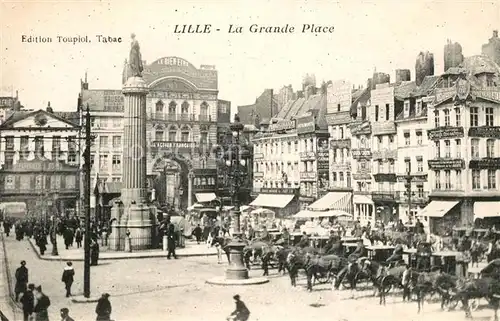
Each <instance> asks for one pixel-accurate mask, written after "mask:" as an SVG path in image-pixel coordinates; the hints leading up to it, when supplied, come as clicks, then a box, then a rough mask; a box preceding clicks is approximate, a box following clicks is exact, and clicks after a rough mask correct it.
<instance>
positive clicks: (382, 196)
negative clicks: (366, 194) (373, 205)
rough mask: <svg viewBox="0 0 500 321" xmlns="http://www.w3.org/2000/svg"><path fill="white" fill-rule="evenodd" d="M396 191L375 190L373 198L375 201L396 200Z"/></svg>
mask: <svg viewBox="0 0 500 321" xmlns="http://www.w3.org/2000/svg"><path fill="white" fill-rule="evenodd" d="M394 199H395V195H394V192H373V193H372V200H373V201H374V202H388V201H389V202H391V201H394Z"/></svg>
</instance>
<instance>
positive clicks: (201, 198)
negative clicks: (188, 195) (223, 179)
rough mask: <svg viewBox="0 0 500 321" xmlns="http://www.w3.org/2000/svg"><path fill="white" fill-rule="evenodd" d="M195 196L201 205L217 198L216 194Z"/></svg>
mask: <svg viewBox="0 0 500 321" xmlns="http://www.w3.org/2000/svg"><path fill="white" fill-rule="evenodd" d="M195 196H196V199H197V200H198V202H200V203H207V202H211V201H213V200H214V199H216V198H217V196H216V195H215V193H196V194H195Z"/></svg>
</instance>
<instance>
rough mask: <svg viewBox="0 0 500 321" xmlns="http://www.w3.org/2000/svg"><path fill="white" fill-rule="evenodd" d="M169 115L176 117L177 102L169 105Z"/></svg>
mask: <svg viewBox="0 0 500 321" xmlns="http://www.w3.org/2000/svg"><path fill="white" fill-rule="evenodd" d="M168 113H169V114H172V115H175V114H176V113H177V104H176V102H175V101H173V100H172V101H171V102H170V104H168Z"/></svg>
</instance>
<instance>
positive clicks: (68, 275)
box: [61, 262, 75, 298]
mask: <svg viewBox="0 0 500 321" xmlns="http://www.w3.org/2000/svg"><path fill="white" fill-rule="evenodd" d="M74 276H75V270H74V269H73V263H72V262H67V263H66V266H65V267H64V271H63V274H62V278H61V281H63V282H64V286H65V288H66V297H67V298H69V297H70V296H71V285H72V284H73V279H74Z"/></svg>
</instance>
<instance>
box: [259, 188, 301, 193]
mask: <svg viewBox="0 0 500 321" xmlns="http://www.w3.org/2000/svg"><path fill="white" fill-rule="evenodd" d="M255 191H256V192H260V193H261V194H297V193H298V189H297V188H264V187H263V188H261V189H260V191H258V190H255Z"/></svg>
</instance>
